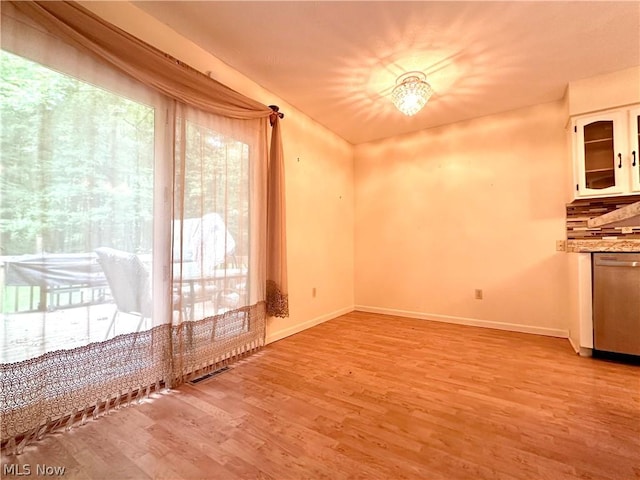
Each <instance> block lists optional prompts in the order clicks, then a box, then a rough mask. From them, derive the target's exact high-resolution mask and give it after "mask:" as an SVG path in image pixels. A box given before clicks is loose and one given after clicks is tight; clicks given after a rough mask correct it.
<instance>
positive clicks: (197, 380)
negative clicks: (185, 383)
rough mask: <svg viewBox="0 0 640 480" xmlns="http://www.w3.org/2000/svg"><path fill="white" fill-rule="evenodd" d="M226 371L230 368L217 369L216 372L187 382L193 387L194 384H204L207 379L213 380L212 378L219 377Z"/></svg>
mask: <svg viewBox="0 0 640 480" xmlns="http://www.w3.org/2000/svg"><path fill="white" fill-rule="evenodd" d="M227 370H230V368H229V367H222V368H219V369H218V370H216V371H214V372H211V373H207V374H206V375H203V376H201V377H198V378H194V379H193V380H191V381H189V383H190V384H191V385H195V384H196V383H200V382H204V381H205V380H208V379H210V378H213V377H215V376H217V375H220V374H221V373H224V372H226V371H227Z"/></svg>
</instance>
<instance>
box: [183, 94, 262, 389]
mask: <svg viewBox="0 0 640 480" xmlns="http://www.w3.org/2000/svg"><path fill="white" fill-rule="evenodd" d="M173 115H174V124H175V152H174V159H175V162H174V168H175V170H174V187H173V192H174V221H173V223H172V225H173V229H174V230H173V248H172V255H173V262H172V265H173V285H174V292H175V293H176V299H177V302H178V303H177V305H176V308H175V311H174V315H173V324H174V344H173V346H174V372H175V374H176V375H177V376H178V381H184V380H186V379H188V378H190V377H194V376H198V375H202V374H205V373H207V372H209V371H211V370H213V369H216V368H219V366H220V365H221V364H223V363H225V362H227V361H228V360H230V359H233V358H234V357H236V356H238V355H242V354H244V353H247V352H249V351H252V350H253V349H255V348H257V347H259V346H262V345H263V342H264V330H265V308H264V285H265V281H266V277H265V265H266V262H265V245H266V238H265V236H266V223H265V222H266V220H265V219H266V201H265V200H266V162H264V161H262V160H261V159H265V158H266V156H267V153H266V151H267V138H266V121H267V120H266V118H265V119H253V120H238V119H230V118H224V117H220V116H217V115H212V114H210V113H207V112H203V111H201V110H198V109H195V108H193V107H189V106H186V105H183V104H179V103H176V105H175V109H174V110H173Z"/></svg>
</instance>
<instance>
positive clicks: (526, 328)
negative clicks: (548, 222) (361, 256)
mask: <svg viewBox="0 0 640 480" xmlns="http://www.w3.org/2000/svg"><path fill="white" fill-rule="evenodd" d="M354 308H355V310H356V311H359V312H368V313H382V314H384V315H396V316H399V317H409V318H417V319H420V320H433V321H436V322H445V323H455V324H458V325H469V326H472V327H483V328H493V329H496V330H508V331H510V332H520V333H533V334H535V335H546V336H548V337H560V338H569V330H562V329H559V328H546V327H536V326H534V325H519V324H517V323H502V322H492V321H489V320H480V319H478V318H466V317H454V316H450V315H438V314H435V313H422V312H411V311H407V310H394V309H391V308H380V307H368V306H365V305H356V306H355V307H354Z"/></svg>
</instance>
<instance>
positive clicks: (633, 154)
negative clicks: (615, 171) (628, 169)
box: [631, 150, 636, 167]
mask: <svg viewBox="0 0 640 480" xmlns="http://www.w3.org/2000/svg"><path fill="white" fill-rule="evenodd" d="M631 156H632V157H633V163H632V164H631V166H632V167H635V166H636V151H635V150H634V151H633V152H631Z"/></svg>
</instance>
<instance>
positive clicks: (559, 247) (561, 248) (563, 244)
mask: <svg viewBox="0 0 640 480" xmlns="http://www.w3.org/2000/svg"><path fill="white" fill-rule="evenodd" d="M556 251H558V252H566V251H567V241H566V240H556Z"/></svg>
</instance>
